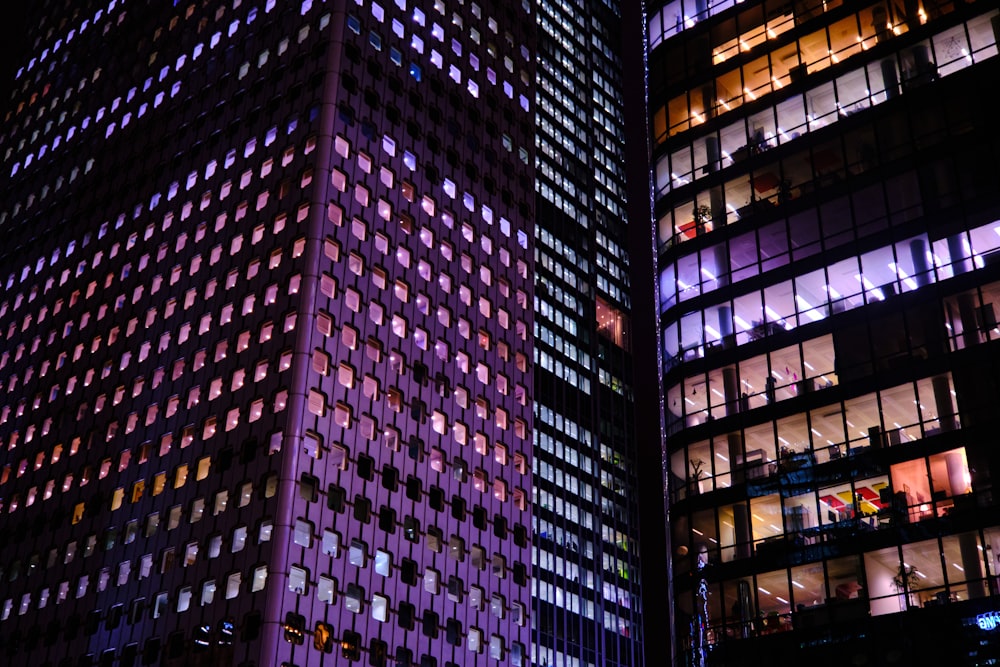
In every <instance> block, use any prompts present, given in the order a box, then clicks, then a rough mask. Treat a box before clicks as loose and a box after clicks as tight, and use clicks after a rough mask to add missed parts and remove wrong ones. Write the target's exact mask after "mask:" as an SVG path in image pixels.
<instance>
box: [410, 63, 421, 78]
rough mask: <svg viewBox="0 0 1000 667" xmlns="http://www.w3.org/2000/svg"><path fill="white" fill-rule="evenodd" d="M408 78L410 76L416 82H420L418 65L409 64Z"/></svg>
mask: <svg viewBox="0 0 1000 667" xmlns="http://www.w3.org/2000/svg"><path fill="white" fill-rule="evenodd" d="M410 76H412V77H413V78H414V79H416V80H417V81H420V77H421V72H420V65H418V64H416V63H410Z"/></svg>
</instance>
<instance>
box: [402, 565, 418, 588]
mask: <svg viewBox="0 0 1000 667" xmlns="http://www.w3.org/2000/svg"><path fill="white" fill-rule="evenodd" d="M399 578H400V579H401V580H402V581H403V583H404V584H406V585H408V586H416V585H417V561H415V560H413V559H412V558H403V560H402V561H400V563H399Z"/></svg>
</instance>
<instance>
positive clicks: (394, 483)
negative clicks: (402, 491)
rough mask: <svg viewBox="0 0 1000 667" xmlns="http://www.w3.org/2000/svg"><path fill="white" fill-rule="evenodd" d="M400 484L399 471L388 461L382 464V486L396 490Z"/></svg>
mask: <svg viewBox="0 0 1000 667" xmlns="http://www.w3.org/2000/svg"><path fill="white" fill-rule="evenodd" d="M398 486H399V471H398V470H396V468H393V467H392V466H391V465H389V464H388V463H387V464H385V465H384V466H382V487H383V488H386V489H389V490H390V491H395V490H396V488H397V487H398Z"/></svg>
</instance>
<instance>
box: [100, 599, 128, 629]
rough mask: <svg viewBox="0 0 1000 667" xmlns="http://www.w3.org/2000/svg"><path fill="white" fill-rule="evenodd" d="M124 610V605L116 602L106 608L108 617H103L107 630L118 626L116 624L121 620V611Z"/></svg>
mask: <svg viewBox="0 0 1000 667" xmlns="http://www.w3.org/2000/svg"><path fill="white" fill-rule="evenodd" d="M124 610H125V605H122V604H116V605H114V606H113V607H111V609H109V610H108V617H107V619H105V625H106V626H107V628H108V630H114V629H115V628H117V627H118V624H119V623H121V621H122V612H123V611H124Z"/></svg>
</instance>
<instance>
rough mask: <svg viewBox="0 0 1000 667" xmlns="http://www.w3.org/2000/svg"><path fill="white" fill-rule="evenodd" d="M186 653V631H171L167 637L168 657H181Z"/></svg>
mask: <svg viewBox="0 0 1000 667" xmlns="http://www.w3.org/2000/svg"><path fill="white" fill-rule="evenodd" d="M182 655H184V631H183V630H178V631H177V632H171V633H170V636H169V637H167V659H168V660H170V659H173V658H179V657H181V656H182Z"/></svg>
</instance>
